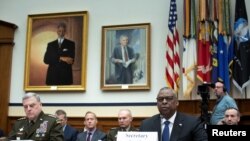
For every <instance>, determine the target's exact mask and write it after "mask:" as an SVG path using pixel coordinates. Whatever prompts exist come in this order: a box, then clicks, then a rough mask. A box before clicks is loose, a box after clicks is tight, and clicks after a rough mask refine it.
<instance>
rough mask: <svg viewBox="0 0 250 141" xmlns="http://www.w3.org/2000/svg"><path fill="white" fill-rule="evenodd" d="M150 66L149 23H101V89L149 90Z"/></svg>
mask: <svg viewBox="0 0 250 141" xmlns="http://www.w3.org/2000/svg"><path fill="white" fill-rule="evenodd" d="M122 46H126V47H125V48H123V47H122ZM125 54H126V55H125ZM150 67H151V66H150V23H138V24H126V25H109V26H103V27H102V56H101V83H100V84H101V89H102V90H104V91H105V90H122V91H123V90H125V91H126V90H149V89H150V86H151V82H150V81H151V78H150Z"/></svg>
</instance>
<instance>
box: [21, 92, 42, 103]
mask: <svg viewBox="0 0 250 141" xmlns="http://www.w3.org/2000/svg"><path fill="white" fill-rule="evenodd" d="M31 97H34V98H36V100H37V101H38V102H41V99H40V96H39V95H38V94H36V93H33V92H29V93H26V94H25V95H24V96H23V98H22V100H23V101H24V100H26V99H28V98H31Z"/></svg>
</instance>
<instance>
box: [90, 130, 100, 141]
mask: <svg viewBox="0 0 250 141" xmlns="http://www.w3.org/2000/svg"><path fill="white" fill-rule="evenodd" d="M98 133H99V132H98V130H97V129H96V130H95V132H94V134H93V136H92V139H91V140H92V141H97V140H98Z"/></svg>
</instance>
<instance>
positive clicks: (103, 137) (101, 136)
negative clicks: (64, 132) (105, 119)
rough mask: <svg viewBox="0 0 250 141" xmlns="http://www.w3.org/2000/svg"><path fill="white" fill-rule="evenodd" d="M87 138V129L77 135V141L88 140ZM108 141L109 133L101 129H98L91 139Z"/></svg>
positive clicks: (93, 140)
mask: <svg viewBox="0 0 250 141" xmlns="http://www.w3.org/2000/svg"><path fill="white" fill-rule="evenodd" d="M86 138H87V131H85V132H81V133H79V134H78V135H77V139H76V141H86ZM98 140H101V141H106V140H107V135H106V133H104V132H102V131H101V130H99V129H96V130H95V132H94V134H93V136H92V140H91V141H98Z"/></svg>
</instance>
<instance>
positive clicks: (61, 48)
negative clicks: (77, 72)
mask: <svg viewBox="0 0 250 141" xmlns="http://www.w3.org/2000/svg"><path fill="white" fill-rule="evenodd" d="M65 34H66V24H65V23H60V24H59V25H58V26H57V35H58V39H56V40H54V41H52V42H49V43H48V45H47V50H46V52H45V55H44V63H45V64H47V65H48V70H47V76H46V85H71V84H73V73H72V65H73V63H74V58H75V43H74V42H73V41H71V40H69V39H66V38H65V37H64V36H65Z"/></svg>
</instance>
